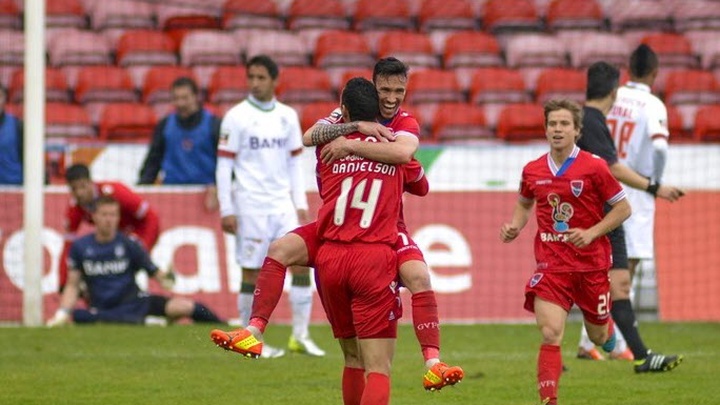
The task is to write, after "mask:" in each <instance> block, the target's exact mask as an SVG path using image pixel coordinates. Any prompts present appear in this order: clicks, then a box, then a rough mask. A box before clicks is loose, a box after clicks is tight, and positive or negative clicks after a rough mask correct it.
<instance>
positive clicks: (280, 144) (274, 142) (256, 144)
mask: <svg viewBox="0 0 720 405" xmlns="http://www.w3.org/2000/svg"><path fill="white" fill-rule="evenodd" d="M287 141H288V140H287V138H269V139H261V138H258V137H257V136H251V137H250V149H275V148H278V149H280V148H284V147H285V145H286V144H287Z"/></svg>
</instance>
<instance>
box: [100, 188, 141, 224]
mask: <svg viewBox="0 0 720 405" xmlns="http://www.w3.org/2000/svg"><path fill="white" fill-rule="evenodd" d="M100 193H101V194H104V195H109V196H112V197H113V198H115V199H116V200H117V201H118V202H119V203H120V211H122V212H126V213H128V214H131V215H132V217H133V218H134V219H143V218H145V215H146V214H147V212H148V210H149V209H150V204H148V202H147V201H145V199H143V198H142V197H140V196H139V195H137V194H136V193H134V192H133V191H132V190H130V189H129V188H128V187H127V186H126V185H124V184H122V183H116V182H112V183H102V184H100Z"/></svg>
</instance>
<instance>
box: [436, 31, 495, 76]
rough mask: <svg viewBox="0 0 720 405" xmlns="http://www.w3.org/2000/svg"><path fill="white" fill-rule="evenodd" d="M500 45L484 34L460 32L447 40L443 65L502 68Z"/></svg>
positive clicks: (490, 36)
mask: <svg viewBox="0 0 720 405" xmlns="http://www.w3.org/2000/svg"><path fill="white" fill-rule="evenodd" d="M503 63H504V62H503V59H502V55H501V54H500V45H498V43H497V40H495V37H494V36H492V35H489V34H486V33H484V32H477V31H460V32H456V33H454V34H451V35H450V36H448V37H447V39H446V40H445V52H444V54H443V65H444V66H445V67H446V68H461V67H485V66H502V65H503Z"/></svg>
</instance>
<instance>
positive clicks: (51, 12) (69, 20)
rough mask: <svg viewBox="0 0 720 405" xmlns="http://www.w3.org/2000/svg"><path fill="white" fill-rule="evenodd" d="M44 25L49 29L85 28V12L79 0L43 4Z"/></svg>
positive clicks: (54, 0)
mask: <svg viewBox="0 0 720 405" xmlns="http://www.w3.org/2000/svg"><path fill="white" fill-rule="evenodd" d="M45 25H46V26H47V27H48V28H50V27H54V28H85V27H86V26H87V20H86V19H85V10H84V9H83V6H82V4H81V3H80V0H53V1H46V2H45Z"/></svg>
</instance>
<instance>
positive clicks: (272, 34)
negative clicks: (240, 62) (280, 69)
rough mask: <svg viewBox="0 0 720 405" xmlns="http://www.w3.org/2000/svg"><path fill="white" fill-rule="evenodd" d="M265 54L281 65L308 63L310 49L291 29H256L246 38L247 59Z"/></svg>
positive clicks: (302, 64)
mask: <svg viewBox="0 0 720 405" xmlns="http://www.w3.org/2000/svg"><path fill="white" fill-rule="evenodd" d="M261 54H262V55H267V56H269V57H271V58H273V59H274V60H275V62H276V63H277V64H278V65H281V66H293V65H299V66H304V65H308V64H310V50H309V49H308V46H307V45H306V44H305V41H304V40H303V38H302V37H301V36H300V35H298V34H296V33H294V32H291V31H267V30H264V31H257V32H253V33H252V34H251V35H250V37H249V38H248V43H247V51H246V56H247V59H250V58H252V57H253V56H256V55H261Z"/></svg>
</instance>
